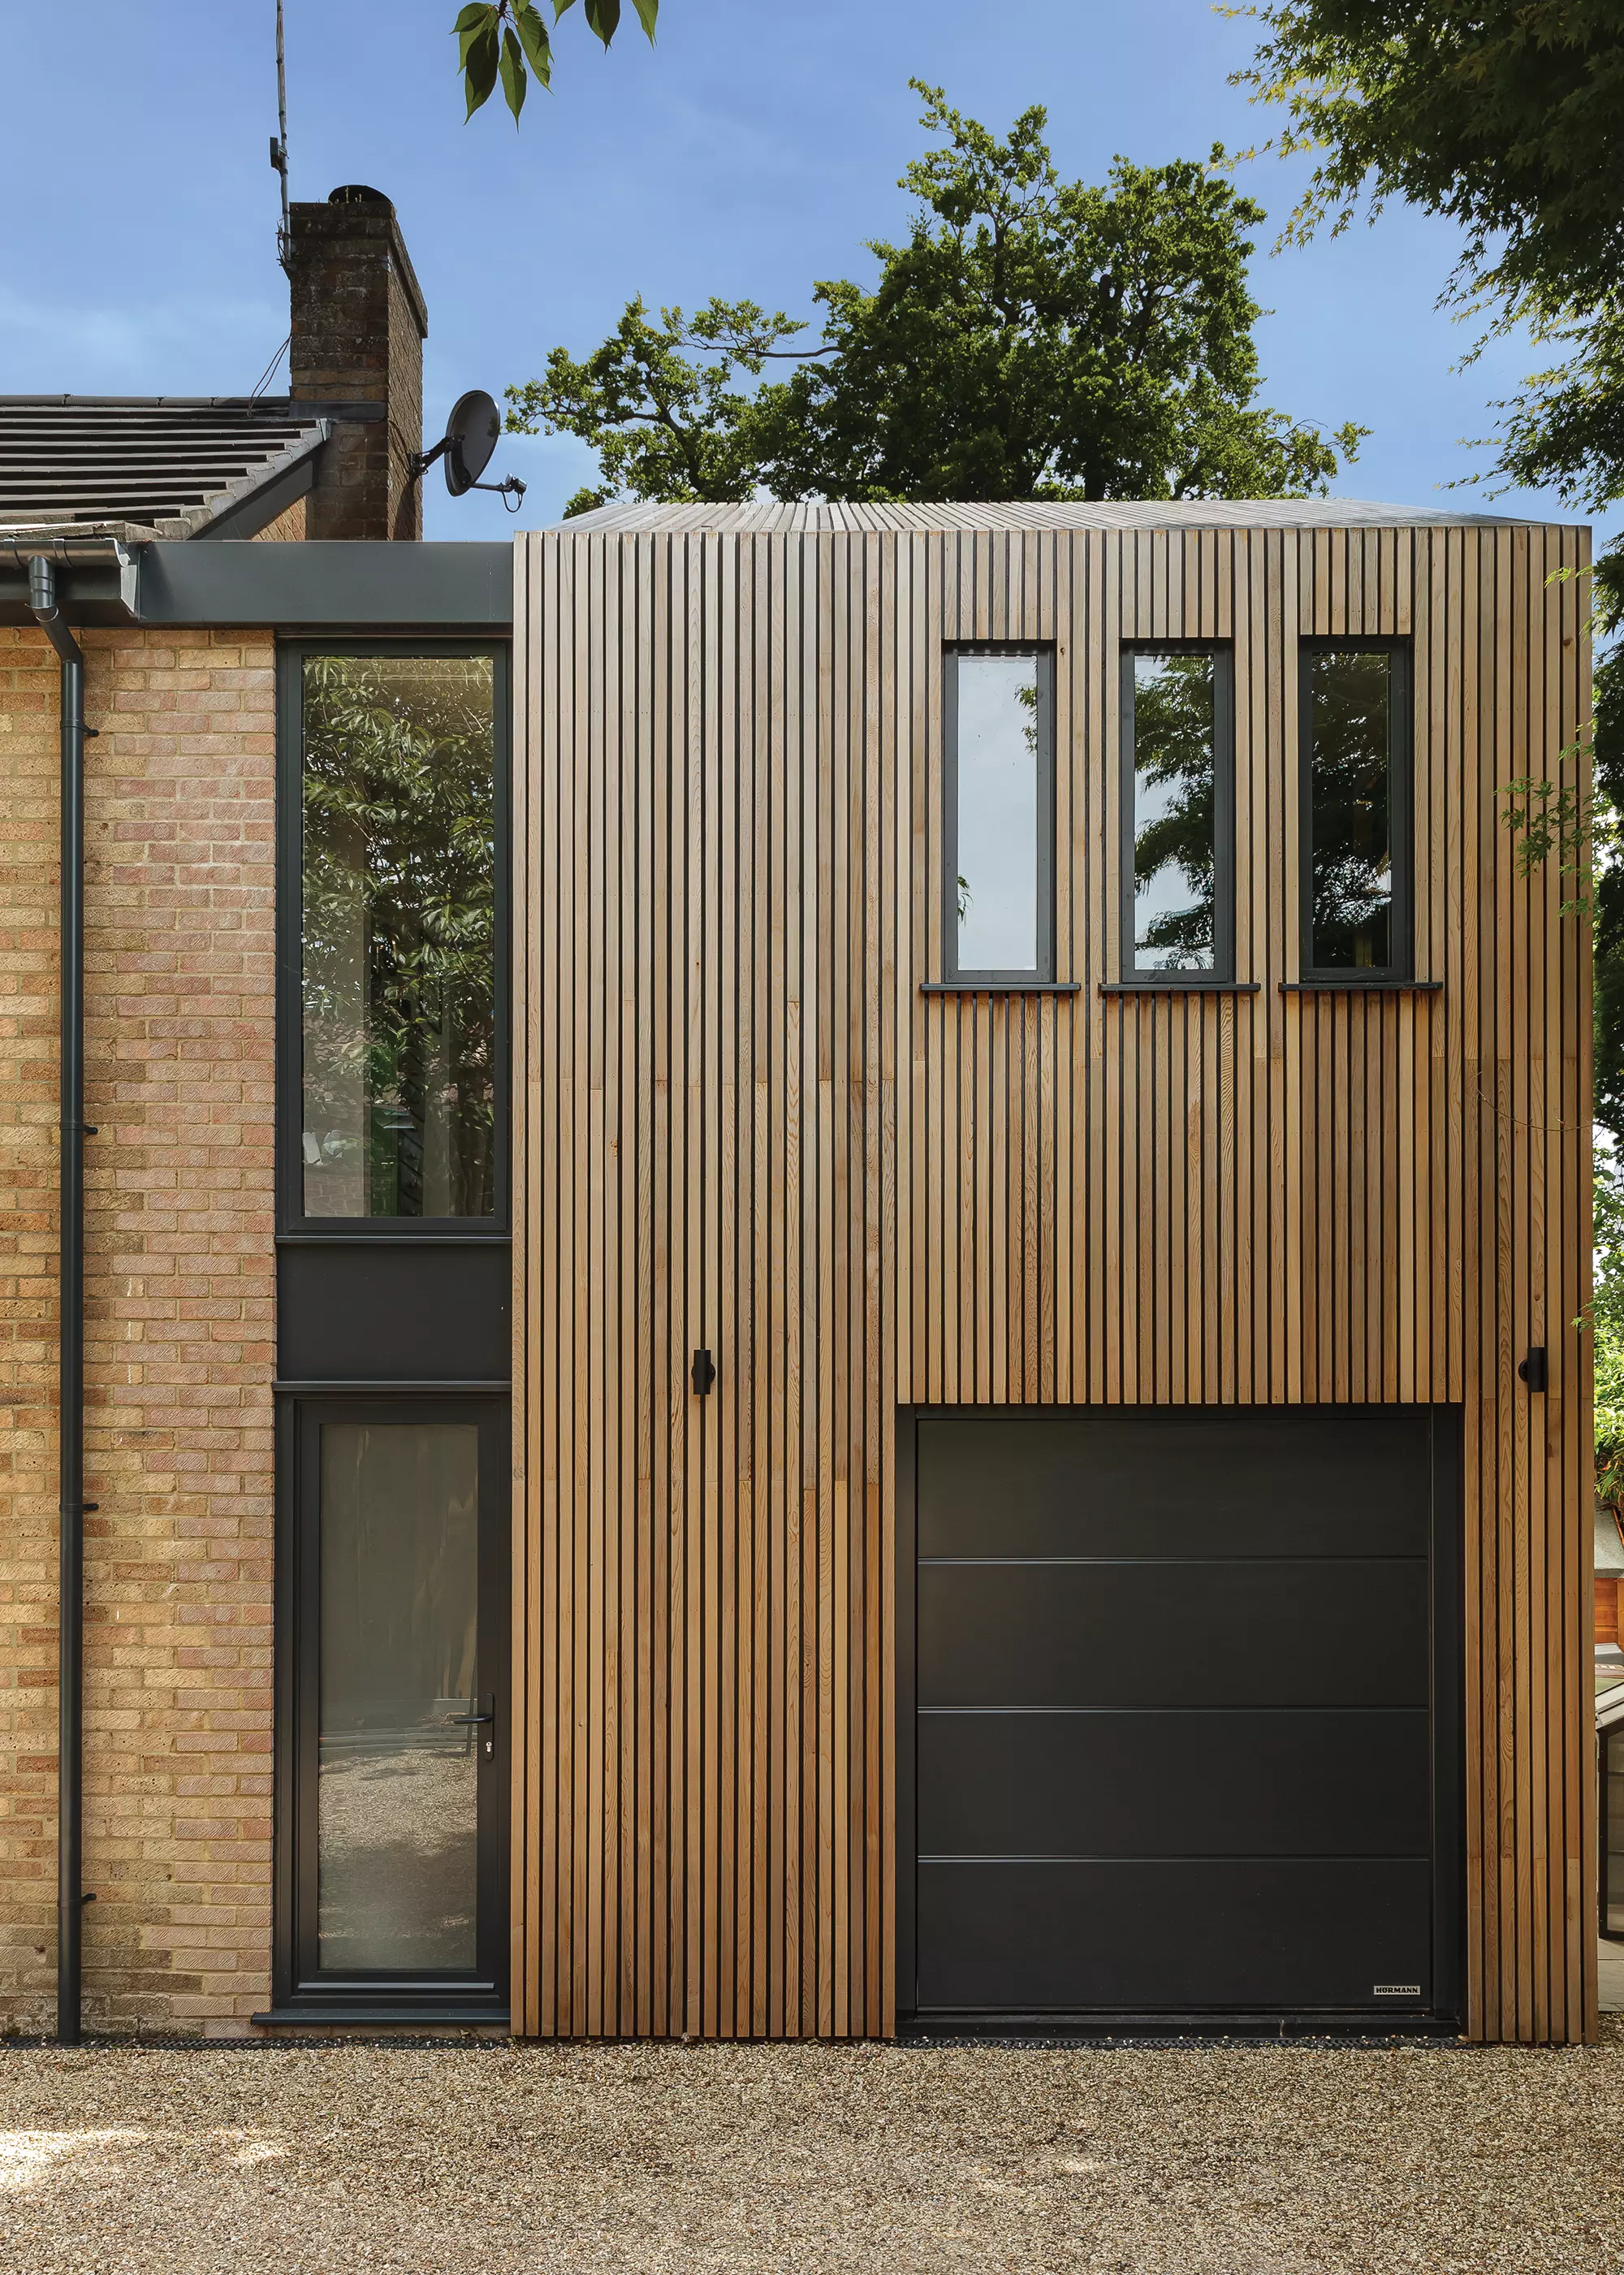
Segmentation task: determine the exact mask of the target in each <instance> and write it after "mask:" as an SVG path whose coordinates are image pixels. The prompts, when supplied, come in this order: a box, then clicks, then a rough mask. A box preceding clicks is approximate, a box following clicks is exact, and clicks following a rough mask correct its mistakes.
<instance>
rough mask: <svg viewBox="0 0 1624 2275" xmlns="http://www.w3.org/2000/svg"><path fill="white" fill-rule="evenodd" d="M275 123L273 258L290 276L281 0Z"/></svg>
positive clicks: (285, 71)
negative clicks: (278, 211)
mask: <svg viewBox="0 0 1624 2275" xmlns="http://www.w3.org/2000/svg"><path fill="white" fill-rule="evenodd" d="M276 126H277V132H276V133H275V134H273V135H272V136H271V146H270V162H271V164H272V166H273V167H274V168H275V170H276V172H277V173H278V174H280V175H281V177H282V227H281V228H280V229H279V230H278V231H276V258H277V260H278V261H280V262H281V264H282V267H283V270H284V271H285V272H286V273H287V274H288V275H289V276H291V274H292V270H291V268H289V265H288V264H289V262H290V261H291V257H292V254H291V243H292V240H291V238H290V236H289V233H288V66H287V62H286V58H285V57H284V55H283V44H282V0H276Z"/></svg>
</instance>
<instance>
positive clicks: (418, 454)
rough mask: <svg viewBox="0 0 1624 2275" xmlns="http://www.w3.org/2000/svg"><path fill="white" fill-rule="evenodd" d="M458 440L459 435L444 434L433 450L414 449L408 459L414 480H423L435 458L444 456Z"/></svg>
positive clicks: (408, 466) (407, 463)
mask: <svg viewBox="0 0 1624 2275" xmlns="http://www.w3.org/2000/svg"><path fill="white" fill-rule="evenodd" d="M456 440H457V437H456V436H455V435H442V436H441V437H440V440H439V441H438V442H436V443H435V445H434V449H433V450H413V452H412V455H411V457H409V458H408V459H407V461H406V465H407V468H408V471H409V472H410V473H411V477H412V480H413V481H414V482H418V481H421V480H422V479H423V477H424V475H425V474H426V473H427V472H428V470H429V468H430V467H431V466H432V465H434V460H435V459H436V458H443V457H444V456H445V454H446V452H447V451H448V450H449V449H450V447H451V445H452V443H453V442H455V441H456Z"/></svg>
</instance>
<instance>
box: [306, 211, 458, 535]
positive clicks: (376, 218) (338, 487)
mask: <svg viewBox="0 0 1624 2275" xmlns="http://www.w3.org/2000/svg"><path fill="white" fill-rule="evenodd" d="M289 220H290V231H291V234H290V257H291V270H290V274H289V293H288V298H289V311H290V324H291V332H290V337H289V343H288V391H289V393H290V394H291V396H292V397H293V398H294V400H295V401H296V402H304V403H370V404H381V406H382V408H383V412H384V416H383V417H382V418H381V419H370V420H359V419H357V420H350V419H340V420H338V421H337V422H336V424H335V426H334V427H333V431H332V433H331V435H329V438H328V440H327V442H325V443H324V444H323V446H322V449H321V456H320V457H319V458H318V460H317V462H316V478H315V486H314V488H313V489H312V490H311V491H310V493H309V498H308V505H307V511H306V524H305V528H306V534H307V535H309V536H311V537H320V538H334V537H344V538H402V539H411V538H418V537H421V535H422V534H423V486H422V483H421V482H420V481H416V480H413V479H412V469H411V463H410V462H411V458H412V453H413V452H414V451H418V450H421V449H422V447H423V342H424V339H425V337H426V336H427V330H428V315H427V309H426V308H425V306H424V303H423V294H422V289H421V287H420V286H419V283H418V281H417V276H416V275H415V273H414V271H413V269H412V261H411V258H410V256H409V255H408V253H407V252H406V247H405V243H404V239H403V238H402V236H401V233H400V225H399V223H398V222H397V220H396V217H395V208H394V207H393V206H392V205H391V204H390V203H389V200H388V199H387V198H385V197H382V196H381V195H380V194H379V193H377V192H376V191H366V190H362V189H359V188H351V190H349V191H347V192H346V191H336V192H335V193H334V194H333V197H332V198H329V200H327V201H326V202H325V203H324V204H321V205H315V204H304V203H300V204H296V205H295V206H293V207H292V208H291V213H290V216H289Z"/></svg>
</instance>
